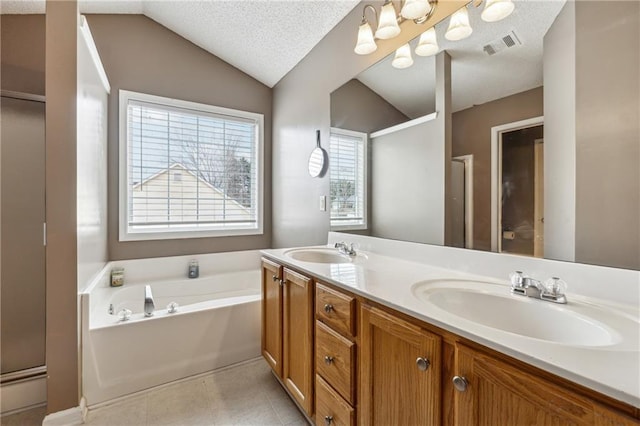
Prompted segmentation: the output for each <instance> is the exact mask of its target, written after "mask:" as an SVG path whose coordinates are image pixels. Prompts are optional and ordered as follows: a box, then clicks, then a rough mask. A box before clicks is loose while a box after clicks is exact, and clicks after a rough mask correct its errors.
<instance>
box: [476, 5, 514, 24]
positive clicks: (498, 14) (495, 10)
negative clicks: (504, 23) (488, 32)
mask: <svg viewBox="0 0 640 426" xmlns="http://www.w3.org/2000/svg"><path fill="white" fill-rule="evenodd" d="M513 9H515V5H514V4H513V2H512V1H511V0H486V3H485V5H484V10H483V11H482V14H480V17H481V18H482V20H483V21H486V22H496V21H499V20H501V19H504V18H506V17H507V16H509V15H511V12H513Z"/></svg>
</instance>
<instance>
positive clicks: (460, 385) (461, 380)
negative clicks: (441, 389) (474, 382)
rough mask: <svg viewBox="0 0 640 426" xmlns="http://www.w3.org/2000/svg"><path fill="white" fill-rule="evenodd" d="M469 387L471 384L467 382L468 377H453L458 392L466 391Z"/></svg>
mask: <svg viewBox="0 0 640 426" xmlns="http://www.w3.org/2000/svg"><path fill="white" fill-rule="evenodd" d="M468 385H469V382H467V379H466V377H464V376H453V387H454V388H456V390H457V391H458V392H464V391H466V390H467V386H468Z"/></svg>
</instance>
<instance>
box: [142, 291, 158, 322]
mask: <svg viewBox="0 0 640 426" xmlns="http://www.w3.org/2000/svg"><path fill="white" fill-rule="evenodd" d="M155 308H156V305H155V304H154V303H153V294H151V286H150V285H145V286H144V316H145V317H150V316H152V315H153V311H154V310H155Z"/></svg>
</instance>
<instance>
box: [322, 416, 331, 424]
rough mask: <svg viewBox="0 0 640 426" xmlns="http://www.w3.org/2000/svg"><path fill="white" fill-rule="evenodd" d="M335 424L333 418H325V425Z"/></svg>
mask: <svg viewBox="0 0 640 426" xmlns="http://www.w3.org/2000/svg"><path fill="white" fill-rule="evenodd" d="M332 422H333V416H324V424H325V425H326V426H330V425H331V423H332Z"/></svg>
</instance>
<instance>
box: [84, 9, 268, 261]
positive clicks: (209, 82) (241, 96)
mask: <svg viewBox="0 0 640 426" xmlns="http://www.w3.org/2000/svg"><path fill="white" fill-rule="evenodd" d="M87 20H88V21H89V27H90V28H91V32H92V33H93V36H94V39H95V42H96V46H97V47H98V52H99V53H100V57H101V59H102V62H103V64H104V67H105V70H106V73H107V76H108V78H109V82H110V83H111V95H110V97H109V116H110V117H111V120H110V122H109V150H108V156H109V172H108V175H109V197H108V200H109V201H108V205H109V214H108V217H109V219H108V220H109V256H110V258H111V259H112V260H116V259H131V258H141V257H156V256H170V255H181V254H193V253H212V252H219V251H233V250H247V249H257V248H267V247H269V246H270V245H271V162H270V158H271V133H272V132H271V106H272V90H271V89H270V88H268V87H267V86H265V85H263V84H262V83H260V82H258V81H257V80H255V79H253V78H251V77H249V76H248V75H246V74H244V73H243V72H241V71H239V70H238V69H236V68H234V67H232V66H231V65H229V64H227V63H226V62H224V61H222V60H220V59H219V58H217V57H215V56H213V55H211V54H210V53H208V52H206V51H204V50H202V49H200V48H199V47H197V46H195V45H194V44H192V43H191V42H189V41H187V40H185V39H184V38H182V37H180V36H178V35H177V34H175V33H173V32H172V31H169V30H168V29H167V28H165V27H163V26H161V25H159V24H157V23H155V22H154V21H152V20H151V19H149V18H146V17H144V16H141V15H88V16H87ZM120 89H125V90H132V91H137V92H142V93H149V94H153V95H158V96H165V97H171V98H177V99H183V100H187V101H193V102H201V103H205V104H210V105H216V106H222V107H226V108H234V109H239V110H244V111H250V112H255V113H261V114H264V159H265V161H264V177H265V180H264V188H265V189H264V191H265V192H264V234H263V235H261V236H243V237H218V238H193V239H182V240H180V239H178V240H154V241H130V242H119V241H118V134H119V129H118V120H117V119H114V117H118V91H119V90H120Z"/></svg>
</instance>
